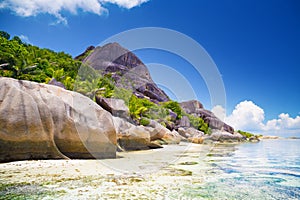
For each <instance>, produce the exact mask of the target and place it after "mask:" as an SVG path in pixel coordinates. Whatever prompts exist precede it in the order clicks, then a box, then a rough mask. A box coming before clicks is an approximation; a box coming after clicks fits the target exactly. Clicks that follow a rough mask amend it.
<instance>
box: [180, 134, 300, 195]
mask: <svg viewBox="0 0 300 200" xmlns="http://www.w3.org/2000/svg"><path fill="white" fill-rule="evenodd" d="M207 155H208V156H206V157H205V158H203V161H204V163H206V164H207V165H208V168H206V169H205V172H203V173H205V181H203V183H201V184H190V185H187V186H186V187H185V188H184V192H183V193H181V195H179V196H177V198H179V199H180V198H181V199H222V200H225V199H239V200H240V199H249V200H250V199H251V200H252V199H258V200H262V199H278V200H279V199H280V200H282V199H300V140H299V139H277V140H262V141H260V142H259V143H243V144H235V145H234V144H232V145H229V144H227V145H216V146H214V148H212V149H211V152H209V154H207Z"/></svg>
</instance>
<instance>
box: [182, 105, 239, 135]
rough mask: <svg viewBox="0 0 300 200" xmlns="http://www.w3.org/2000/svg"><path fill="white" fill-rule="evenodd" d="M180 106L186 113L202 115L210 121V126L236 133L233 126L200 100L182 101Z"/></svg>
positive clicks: (207, 121)
mask: <svg viewBox="0 0 300 200" xmlns="http://www.w3.org/2000/svg"><path fill="white" fill-rule="evenodd" d="M180 106H181V107H182V109H183V110H184V111H185V112H186V113H188V114H193V115H196V116H198V117H201V118H202V119H203V120H204V121H205V122H206V123H208V125H209V127H210V128H212V129H217V130H224V131H226V132H229V133H232V134H233V133H234V129H233V128H232V127H231V126H229V125H228V124H226V123H224V122H223V121H221V120H220V119H219V118H217V117H216V116H215V115H214V114H213V113H212V112H211V111H209V110H206V109H204V108H203V106H202V104H201V103H200V102H198V101H196V100H192V101H186V102H182V103H180Z"/></svg>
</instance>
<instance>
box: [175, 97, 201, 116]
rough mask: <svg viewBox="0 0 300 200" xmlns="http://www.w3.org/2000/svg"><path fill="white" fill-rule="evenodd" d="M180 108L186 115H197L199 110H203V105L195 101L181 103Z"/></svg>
mask: <svg viewBox="0 0 300 200" xmlns="http://www.w3.org/2000/svg"><path fill="white" fill-rule="evenodd" d="M180 106H181V108H182V109H183V110H184V111H185V112H186V113H190V114H191V113H197V111H198V110H199V109H202V108H203V105H202V104H201V103H200V102H199V101H197V100H190V101H185V102H181V103H180Z"/></svg>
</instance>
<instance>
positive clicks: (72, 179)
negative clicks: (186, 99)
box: [0, 139, 300, 199]
mask: <svg viewBox="0 0 300 200" xmlns="http://www.w3.org/2000/svg"><path fill="white" fill-rule="evenodd" d="M299 141H300V140H287V139H285V140H264V141H261V142H260V143H255V144H252V143H243V144H218V143H216V144H213V145H197V144H189V143H182V144H181V145H168V146H166V147H165V148H163V149H160V150H153V151H152V150H150V151H134V152H120V153H119V154H118V158H117V159H107V160H37V161H18V162H10V163H2V164H0V174H1V176H0V179H1V191H0V194H1V195H0V196H1V197H0V198H1V199H14V198H15V199H262V198H263V199H298V198H299V197H300V188H299V185H300V178H299V177H300V168H299V161H300V158H299V154H297V152H298V151H299V148H296V147H297V145H298V144H299ZM287 144H288V145H289V150H290V151H289V150H287V149H285V151H284V152H282V153H283V154H284V155H283V156H282V157H280V156H279V154H278V153H280V152H281V151H280V150H279V149H280V148H282V147H283V146H285V145H287ZM273 147H278V148H273ZM271 148H273V150H272V149H271ZM250 149H252V150H251V151H249V150H250ZM262 149H264V150H263V151H262ZM274 149H275V150H274ZM271 153H273V156H272V154H271ZM275 158H276V159H277V160H276V159H275ZM274 159H275V160H274ZM282 159H285V162H284V163H282V161H283V160H282Z"/></svg>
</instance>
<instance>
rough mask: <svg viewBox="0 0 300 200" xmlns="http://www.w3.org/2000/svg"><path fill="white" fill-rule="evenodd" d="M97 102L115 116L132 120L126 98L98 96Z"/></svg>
mask: <svg viewBox="0 0 300 200" xmlns="http://www.w3.org/2000/svg"><path fill="white" fill-rule="evenodd" d="M96 102H97V104H98V105H100V106H101V107H102V108H104V109H105V110H107V111H108V112H110V113H111V114H112V115H113V116H115V117H120V118H123V119H126V120H127V121H129V120H130V115H129V109H128V107H127V106H126V105H125V102H124V100H122V99H114V98H103V97H98V96H96Z"/></svg>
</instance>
